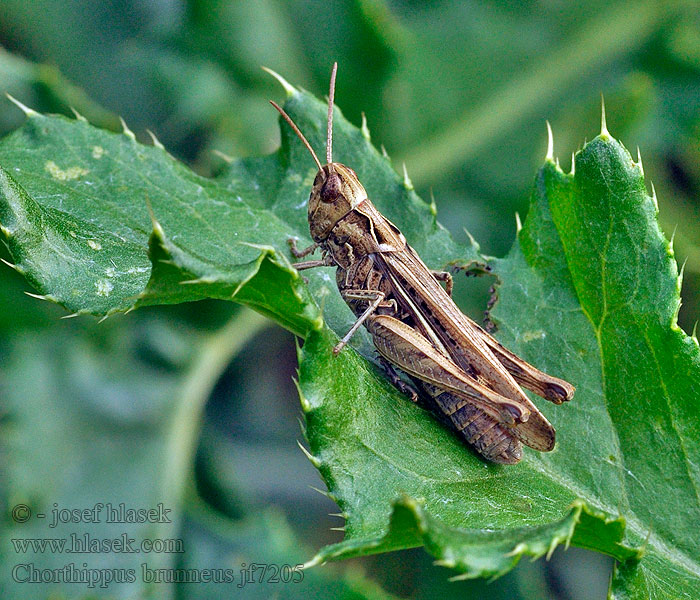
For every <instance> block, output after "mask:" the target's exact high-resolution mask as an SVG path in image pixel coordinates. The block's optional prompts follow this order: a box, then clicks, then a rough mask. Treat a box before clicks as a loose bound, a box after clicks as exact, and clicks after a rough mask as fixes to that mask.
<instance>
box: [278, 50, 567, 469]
mask: <svg viewBox="0 0 700 600" xmlns="http://www.w3.org/2000/svg"><path fill="white" fill-rule="evenodd" d="M336 71H337V63H336V64H334V65H333V70H332V73H331V83H330V93H329V98H328V121H327V142H326V164H325V165H322V164H321V162H320V161H319V159H318V157H317V156H316V153H315V152H314V150H313V148H312V147H311V144H309V142H308V141H307V139H306V138H305V137H304V135H303V134H302V133H301V131H300V130H299V128H298V127H297V126H296V124H295V123H294V122H293V121H292V119H291V117H289V115H287V113H286V112H285V111H284V110H283V109H282V108H280V107H279V106H278V105H277V104H275V103H274V102H271V104H272V105H273V106H274V107H275V108H276V109H277V111H279V113H280V114H281V115H282V117H283V118H284V119H285V120H286V121H287V123H289V125H290V127H291V128H292V129H293V130H294V132H295V133H296V135H297V136H298V137H299V139H300V140H301V141H302V143H303V144H304V145H305V146H306V148H307V149H308V150H309V152H310V154H311V157H312V158H313V160H314V162H315V163H316V166H317V167H318V173H317V174H316V178H315V179H314V182H313V187H312V189H311V195H310V197H309V204H308V217H309V229H310V233H311V238H312V239H313V241H314V243H313V244H312V245H311V246H309V247H308V248H306V249H304V250H301V251H299V250H297V248H296V243H295V240H289V241H290V247H291V250H292V253H293V254H294V256H296V257H297V258H301V257H304V256H307V255H309V254H311V253H312V252H313V251H315V250H316V249H319V248H320V249H321V251H322V257H321V259H320V260H308V261H305V262H298V263H295V264H294V266H295V267H296V269H298V270H303V269H310V268H314V267H321V266H325V267H336V268H337V270H336V282H337V285H338V290H339V291H340V294H341V296H342V297H343V299H344V300H345V302H346V303H347V304H348V305H349V307H350V308H351V309H352V311H353V312H354V313H355V315H356V317H357V320H356V321H355V323H354V324H353V326H352V327H351V328H350V330H349V331H348V332H347V334H346V335H345V336H343V338H342V339H341V340H340V342H339V343H338V344H337V345H336V346H335V348H334V349H333V352H334V353H335V354H337V353H338V352H340V351H341V349H342V348H343V347H344V346H345V344H347V342H348V341H349V340H350V338H351V337H352V336H353V334H354V333H355V332H356V331H357V329H358V328H359V327H360V325H364V326H365V327H366V328H367V330H368V331H369V332H370V334H371V336H372V340H373V342H374V345H375V348H376V349H377V351H378V353H379V355H380V362H381V363H382V365H383V366H384V368H385V370H386V371H387V373H388V375H389V377H390V378H391V380H392V382H393V383H394V385H396V387H398V388H399V389H400V390H401V391H403V392H405V393H407V394H409V396H410V397H411V399H412V400H413V401H416V402H420V403H421V404H422V405H423V406H425V407H427V408H428V409H430V410H431V411H432V412H434V413H435V414H436V416H437V417H438V418H439V419H440V420H442V421H443V422H445V423H446V424H447V425H448V426H450V427H451V428H453V429H454V430H456V431H457V432H458V433H459V434H460V435H461V437H462V438H463V439H464V440H465V441H466V442H468V444H470V445H471V446H472V447H473V448H474V449H475V450H476V451H477V452H478V453H479V454H481V455H482V456H483V457H484V458H486V459H488V460H491V461H493V462H496V463H504V464H514V463H517V462H518V461H519V460H520V458H521V456H522V444H525V445H527V446H530V447H531V448H534V449H535V450H539V451H542V452H547V451H550V450H552V449H553V448H554V442H555V431H554V428H553V427H552V425H551V424H550V423H549V422H548V421H547V419H546V418H545V417H544V415H543V414H542V413H541V412H540V411H539V410H538V409H537V407H536V406H535V405H534V404H533V403H532V402H531V401H530V399H529V398H528V397H527V396H526V395H525V393H524V392H523V390H522V389H521V387H520V386H523V387H525V388H527V389H529V390H531V391H532V392H534V393H535V394H537V395H539V396H541V397H543V398H545V399H547V400H550V401H551V402H553V403H555V404H561V403H562V402H564V401H567V400H570V399H571V398H572V396H573V394H574V387H573V386H572V385H571V384H569V383H568V382H566V381H563V380H562V379H558V378H556V377H552V376H550V375H547V374H546V373H543V372H541V371H539V370H537V369H536V368H535V367H533V366H532V365H530V364H528V363H527V362H525V361H524V360H522V359H521V358H519V357H518V356H516V355H515V354H513V353H512V352H510V351H509V350H507V349H506V348H504V347H503V346H502V345H501V344H499V343H498V342H497V341H496V340H495V339H494V338H493V337H491V335H489V334H488V333H487V332H486V331H485V330H484V329H482V328H481V327H480V326H479V325H477V324H476V323H475V322H474V321H472V320H471V319H470V318H469V317H467V316H466V315H464V314H463V313H462V312H461V311H460V310H459V308H458V307H457V305H456V304H455V303H454V301H453V300H452V294H451V292H452V276H451V275H450V274H449V273H447V272H439V271H437V272H436V271H432V270H430V269H429V268H428V267H427V266H426V265H425V264H424V263H423V261H422V260H421V259H420V257H419V256H418V254H417V253H416V252H415V250H413V248H411V246H410V245H409V244H408V243H407V242H406V238H405V237H404V236H403V234H402V233H401V231H399V229H398V228H397V227H396V226H395V225H394V224H393V223H391V222H390V221H389V220H388V219H386V217H384V216H383V215H382V214H381V213H380V212H379V211H378V210H377V209H376V208H375V206H374V205H373V204H372V202H371V201H370V200H369V198H368V197H367V192H366V191H365V189H364V187H363V186H362V184H361V183H360V181H359V179H358V177H357V174H356V173H355V172H354V171H353V170H352V169H351V168H350V167H348V166H346V165H343V164H341V163H338V162H333V154H332V148H333V96H334V93H335V78H336ZM440 281H442V282H444V283H445V287H444V288H443V287H442V286H441V285H440ZM395 367H396V368H398V369H399V370H400V371H403V373H404V374H405V375H407V376H408V378H409V379H410V380H411V382H412V384H409V383H408V382H406V381H405V380H404V379H402V378H401V377H400V376H399V374H398V373H397V372H396V370H395Z"/></svg>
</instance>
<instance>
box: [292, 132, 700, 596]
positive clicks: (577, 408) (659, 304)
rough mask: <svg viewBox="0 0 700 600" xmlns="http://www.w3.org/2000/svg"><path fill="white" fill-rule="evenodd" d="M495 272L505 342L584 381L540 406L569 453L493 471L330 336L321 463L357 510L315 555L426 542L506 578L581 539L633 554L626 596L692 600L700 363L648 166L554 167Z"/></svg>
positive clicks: (321, 372)
mask: <svg viewBox="0 0 700 600" xmlns="http://www.w3.org/2000/svg"><path fill="white" fill-rule="evenodd" d="M409 240H410V238H409ZM496 266H497V268H496V272H497V274H498V276H499V277H500V278H501V280H502V284H501V285H500V287H499V298H500V301H499V302H498V304H497V305H496V308H495V309H494V311H493V312H492V317H493V318H494V319H495V320H496V321H497V323H498V324H499V326H500V330H499V334H498V337H499V339H500V340H501V341H503V342H504V343H505V344H506V345H507V346H508V347H510V348H512V349H513V350H515V351H516V352H518V353H519V354H520V355H521V356H523V357H524V358H525V359H526V360H528V361H530V362H532V363H533V364H536V365H538V366H539V367H540V368H543V369H544V370H546V371H548V372H551V373H553V374H556V375H560V376H563V377H566V378H567V379H568V380H570V381H571V382H573V383H574V384H575V385H576V386H577V392H576V396H575V397H574V399H573V400H572V402H571V403H570V404H568V405H565V406H559V407H556V406H551V405H547V404H546V403H543V402H539V405H540V407H541V409H542V410H543V412H544V413H545V414H546V416H547V418H548V419H550V420H551V421H552V423H553V424H554V425H555V427H556V428H557V431H558V443H557V447H556V449H555V450H554V451H553V452H551V453H548V454H539V453H536V452H531V451H526V456H525V458H524V459H523V461H522V462H521V463H520V464H518V465H516V466H513V467H502V466H496V465H487V464H484V463H483V462H481V461H480V460H478V459H476V458H475V457H473V456H471V455H469V454H468V453H467V452H465V451H464V448H463V447H460V445H459V443H458V442H457V441H456V439H455V438H454V436H452V435H450V434H449V433H447V432H445V431H444V430H442V429H441V428H439V427H438V426H436V425H433V424H432V423H430V422H429V421H428V420H427V419H425V417H424V415H423V414H422V411H421V410H420V409H418V408H416V407H414V406H412V405H409V403H407V402H405V401H402V399H401V398H400V397H399V394H395V393H393V392H392V391H391V390H390V389H388V385H387V384H386V383H385V382H384V381H383V380H382V379H381V377H379V376H377V375H376V374H375V373H373V372H372V371H371V369H363V368H362V365H361V364H357V363H358V362H359V360H357V359H356V358H355V357H344V358H346V360H345V361H342V360H341V359H338V360H335V361H331V362H329V361H328V360H327V358H326V357H327V356H328V355H329V353H330V346H331V344H332V342H333V340H332V339H323V338H322V336H317V335H314V336H313V337H310V338H309V339H307V342H306V344H305V346H304V348H303V350H302V351H301V354H300V363H301V371H300V388H301V393H302V395H303V402H302V403H303V406H304V407H305V410H306V411H307V421H308V423H309V426H308V438H309V443H310V447H311V453H312V461H313V462H314V464H318V466H319V469H320V470H321V473H322V474H323V476H324V478H325V479H326V481H327V482H328V487H329V492H330V493H331V494H332V497H333V498H334V499H336V500H337V501H338V503H339V505H340V506H341V508H342V510H343V512H344V513H345V514H346V515H347V525H346V531H347V535H346V537H345V539H344V540H343V542H341V543H339V544H336V545H333V546H329V547H327V548H324V549H323V550H321V551H320V553H319V554H318V555H317V556H316V558H315V559H314V562H322V561H324V560H328V559H332V558H339V557H343V556H352V555H356V554H364V553H367V552H379V551H386V550H390V549H396V548H401V547H410V546H413V545H418V544H420V543H423V544H425V545H426V548H427V549H428V550H429V551H430V552H431V553H433V554H434V555H435V556H436V557H438V558H439V560H440V561H442V562H443V563H446V564H449V565H451V566H454V567H455V568H457V569H459V570H461V571H463V573H464V576H467V577H475V576H493V575H497V574H501V573H503V572H504V571H505V570H507V569H508V568H510V567H511V566H512V564H514V563H515V562H517V560H518V558H519V557H520V556H521V555H523V554H530V555H533V556H539V555H542V554H544V553H546V552H548V551H549V550H550V549H551V548H552V547H553V546H554V545H556V544H558V543H561V542H562V541H566V542H567V543H568V541H571V543H573V544H576V545H580V546H582V547H586V548H591V549H595V550H598V551H601V552H605V553H606V554H609V555H611V556H613V557H615V558H617V559H618V560H620V561H626V562H624V563H623V564H621V565H620V566H619V567H618V568H617V570H616V574H615V579H614V581H613V594H614V596H615V597H620V598H641V597H653V598H675V597H678V596H679V595H680V594H681V592H682V591H685V592H687V593H689V597H694V595H697V594H698V593H700V592H699V590H700V568H699V567H698V563H697V556H698V540H697V536H696V535H695V529H694V525H693V524H694V523H697V522H698V519H699V518H700V506H699V505H698V487H699V485H700V484H699V481H700V477H699V476H698V475H699V473H698V467H697V465H698V464H699V463H698V458H699V451H700V447H699V446H698V438H697V431H698V414H700V406H699V405H700V397H699V396H698V390H700V356H699V353H698V345H697V341H696V340H694V339H691V338H689V337H687V336H686V335H685V334H684V333H683V332H682V331H681V330H680V329H679V328H678V327H677V325H676V324H675V317H676V313H677V309H678V305H679V289H680V285H679V280H678V274H677V270H676V264H675V261H674V259H673V253H672V250H671V248H670V246H669V244H668V242H667V241H666V240H665V239H664V238H663V236H662V234H661V233H660V231H659V228H658V225H657V223H656V208H655V203H654V200H653V199H652V198H651V197H650V196H649V195H648V193H647V192H646V190H645V187H644V181H643V177H642V174H641V169H640V167H639V166H638V165H636V164H634V163H633V161H632V159H631V157H630V156H629V154H628V153H627V151H626V150H625V149H624V148H623V147H622V146H621V145H620V144H619V143H618V142H616V141H615V140H613V139H611V138H610V137H609V136H608V135H607V134H603V135H601V136H600V137H598V138H596V139H595V140H594V141H593V142H591V143H590V144H588V145H587V146H586V147H585V148H584V149H583V150H582V151H581V152H580V153H579V154H577V156H576V172H575V175H567V174H564V173H563V172H562V171H561V170H560V169H559V168H558V167H557V166H555V165H554V164H553V163H552V162H549V161H548V162H547V163H546V164H545V166H544V167H543V168H542V170H541V171H540V173H539V175H538V177H537V180H536V185H535V190H534V192H533V197H532V205H531V211H530V214H529V216H528V219H527V222H526V223H525V226H524V228H523V229H522V231H521V232H520V233H519V238H518V243H517V244H516V245H515V246H514V248H513V250H512V251H511V253H510V255H509V256H508V257H507V258H506V259H503V260H499V261H496ZM358 374H359V375H358ZM386 396H389V398H388V399H387V398H386ZM401 495H405V496H407V497H408V498H412V499H415V500H410V499H409V500H406V499H404V500H400V498H401ZM572 503H573V508H571V506H572ZM635 548H636V549H639V550H635ZM637 558H641V560H637Z"/></svg>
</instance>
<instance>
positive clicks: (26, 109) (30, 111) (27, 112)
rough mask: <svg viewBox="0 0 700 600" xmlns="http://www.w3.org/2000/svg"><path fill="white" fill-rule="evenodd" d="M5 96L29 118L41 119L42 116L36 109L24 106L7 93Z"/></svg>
mask: <svg viewBox="0 0 700 600" xmlns="http://www.w3.org/2000/svg"><path fill="white" fill-rule="evenodd" d="M5 96H7V99H8V100H9V101H10V102H12V104H14V105H15V106H17V107H18V108H19V109H20V110H21V111H22V112H23V113H24V114H25V115H27V117H40V116H41V115H40V114H39V113H38V112H36V111H35V110H34V109H32V108H29V107H28V106H27V105H25V104H22V103H21V102H20V101H19V100H17V98H15V97H14V96H12V95H10V94H8V93H7V92H6V93H5Z"/></svg>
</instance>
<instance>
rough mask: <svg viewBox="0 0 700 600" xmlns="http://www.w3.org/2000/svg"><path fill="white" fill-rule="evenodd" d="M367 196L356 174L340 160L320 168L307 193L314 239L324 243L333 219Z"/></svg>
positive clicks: (338, 217)
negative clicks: (309, 193) (309, 192)
mask: <svg viewBox="0 0 700 600" xmlns="http://www.w3.org/2000/svg"><path fill="white" fill-rule="evenodd" d="M366 199H367V192H366V191H365V188H364V187H362V184H361V183H360V180H359V179H358V178H357V174H356V173H355V171H353V170H352V169H351V168H350V167H347V166H345V165H343V164H341V163H335V162H334V163H328V164H326V165H324V166H323V167H321V169H319V171H318V173H317V174H316V178H315V179H314V184H313V187H312V188H311V196H310V197H309V227H310V230H311V237H312V239H313V240H314V242H316V243H323V241H325V240H326V239H327V238H328V236H329V235H330V233H331V231H332V230H333V228H334V227H335V225H336V223H338V221H340V220H341V219H342V218H343V217H345V216H346V215H347V214H348V213H349V212H351V211H352V210H354V209H355V208H357V206H359V205H360V204H361V203H362V202H363V201H365V200H366Z"/></svg>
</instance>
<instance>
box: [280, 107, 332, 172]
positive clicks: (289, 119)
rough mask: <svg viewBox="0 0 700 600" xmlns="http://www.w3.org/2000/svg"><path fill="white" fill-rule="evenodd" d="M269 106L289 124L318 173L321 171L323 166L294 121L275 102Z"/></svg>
mask: <svg viewBox="0 0 700 600" xmlns="http://www.w3.org/2000/svg"><path fill="white" fill-rule="evenodd" d="M270 104H272V106H274V107H275V108H276V109H277V112H278V113H279V114H281V115H282V116H283V117H284V120H285V121H287V123H289V126H290V127H291V128H292V129H293V130H294V133H296V134H297V136H298V137H299V139H300V140H301V141H302V142H303V143H304V146H306V149H307V150H308V151H309V152H311V156H312V157H313V159H314V162H315V163H316V166H317V167H318V170H319V171H320V170H321V169H323V165H321V161H320V160H318V156H316V153H315V152H314V149H313V148H312V147H311V144H309V141H308V140H307V139H306V138H305V137H304V134H303V133H302V132H301V131H299V128H298V127H297V126H296V124H295V123H294V121H292V117H290V116H289V115H288V114H287V113H286V112H284V110H283V109H282V108H281V107H280V105H279V104H277V103H276V102H273V101H272V100H270Z"/></svg>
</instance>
